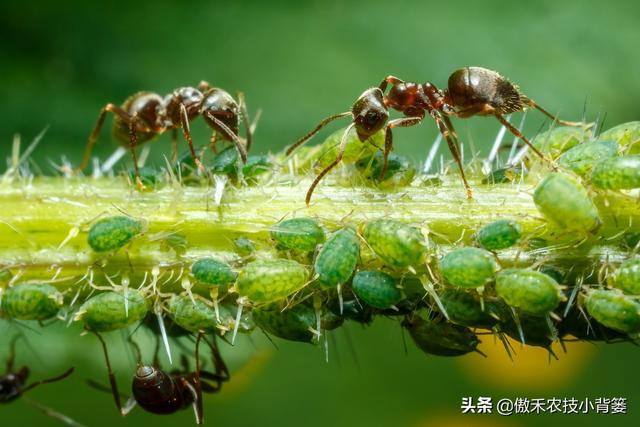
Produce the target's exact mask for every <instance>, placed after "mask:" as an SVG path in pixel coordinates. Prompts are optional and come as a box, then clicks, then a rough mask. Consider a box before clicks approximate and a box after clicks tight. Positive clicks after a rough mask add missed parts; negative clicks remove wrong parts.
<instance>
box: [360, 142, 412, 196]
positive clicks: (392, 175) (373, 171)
mask: <svg viewBox="0 0 640 427" xmlns="http://www.w3.org/2000/svg"><path fill="white" fill-rule="evenodd" d="M383 166H384V156H383V154H382V152H380V151H377V152H376V153H375V154H374V155H373V156H370V157H366V158H363V159H360V160H358V161H357V162H356V168H358V170H359V171H360V173H361V174H362V176H363V178H365V179H366V180H368V181H371V182H374V183H376V184H377V185H378V186H379V187H381V188H393V187H397V186H406V185H409V184H411V182H412V181H413V177H414V176H415V175H416V167H415V166H414V165H413V164H412V163H411V162H410V161H409V160H408V159H406V158H405V157H402V156H399V155H397V154H395V153H393V152H391V153H390V154H389V158H388V163H387V170H386V172H385V174H384V176H383V177H381V176H380V173H381V172H382V167H383Z"/></svg>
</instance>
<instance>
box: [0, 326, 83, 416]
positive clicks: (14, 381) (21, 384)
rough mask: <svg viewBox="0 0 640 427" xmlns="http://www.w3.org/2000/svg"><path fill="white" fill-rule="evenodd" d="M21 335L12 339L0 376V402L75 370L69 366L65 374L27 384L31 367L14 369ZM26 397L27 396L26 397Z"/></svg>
mask: <svg viewBox="0 0 640 427" xmlns="http://www.w3.org/2000/svg"><path fill="white" fill-rule="evenodd" d="M19 337H20V336H19V335H18V336H16V337H14V338H13V339H12V341H11V344H10V350H9V358H8V359H7V365H6V369H5V373H4V375H1V376H0V403H9V402H13V401H14V400H16V399H18V398H19V397H21V396H22V395H23V394H24V393H26V392H28V391H30V390H33V389H34V388H36V387H38V386H39V385H42V384H49V383H53V382H56V381H61V380H63V379H65V378H67V377H68V376H69V375H71V374H72V373H73V371H74V368H69V369H68V370H67V371H65V372H64V373H63V374H61V375H58V376H56V377H52V378H47V379H44V380H39V381H35V382H33V383H31V384H29V385H26V383H27V379H28V378H29V373H30V371H29V368H28V367H27V366H23V367H22V368H20V370H18V371H14V361H15V345H16V341H17V340H18V338H19ZM25 399H26V398H25ZM29 403H31V404H33V405H34V406H36V408H38V409H40V410H42V411H43V412H45V413H46V414H47V415H49V416H50V417H53V418H56V419H58V420H59V421H61V422H63V423H65V424H67V425H70V426H74V427H78V426H81V424H78V423H76V422H75V421H73V420H72V419H70V418H69V417H67V416H65V415H62V414H60V413H58V412H55V411H53V410H51V409H49V408H47V407H45V406H43V405H41V404H39V403H36V402H33V401H29Z"/></svg>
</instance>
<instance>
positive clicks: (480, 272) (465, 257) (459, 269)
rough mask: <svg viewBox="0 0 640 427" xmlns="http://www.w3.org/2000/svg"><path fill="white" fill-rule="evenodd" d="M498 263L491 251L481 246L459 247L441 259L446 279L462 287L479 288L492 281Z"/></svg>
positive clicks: (449, 282) (450, 283) (441, 266)
mask: <svg viewBox="0 0 640 427" xmlns="http://www.w3.org/2000/svg"><path fill="white" fill-rule="evenodd" d="M497 269H498V265H497V264H496V261H495V259H494V257H493V255H492V254H491V253H490V252H487V251H485V250H484V249H480V248H459V249H454V250H453V251H451V252H449V253H448V254H446V255H445V256H444V257H443V258H442V259H441V260H440V271H441V272H442V275H443V276H444V279H445V281H446V282H447V283H448V284H449V285H452V286H459V287H461V288H478V287H480V286H484V285H486V284H487V283H489V282H491V281H492V280H493V278H494V277H495V274H496V270H497Z"/></svg>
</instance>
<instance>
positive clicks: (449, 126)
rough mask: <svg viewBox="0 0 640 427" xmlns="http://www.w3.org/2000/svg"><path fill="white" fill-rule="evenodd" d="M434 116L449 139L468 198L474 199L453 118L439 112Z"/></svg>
mask: <svg viewBox="0 0 640 427" xmlns="http://www.w3.org/2000/svg"><path fill="white" fill-rule="evenodd" d="M432 117H433V119H434V120H435V121H436V124H437V125H438V130H439V131H440V133H441V134H442V136H444V139H445V140H446V141H447V145H448V146H449V151H451V155H452V156H453V160H455V162H456V164H457V165H458V169H460V176H462V183H463V184H464V188H465V190H466V191H467V199H473V191H471V186H470V185H469V182H467V176H466V175H465V173H464V166H463V165H462V160H461V158H460V147H459V143H458V137H457V135H456V132H455V129H454V128H453V123H451V120H449V117H447V116H442V117H440V116H439V115H437V114H433V115H432Z"/></svg>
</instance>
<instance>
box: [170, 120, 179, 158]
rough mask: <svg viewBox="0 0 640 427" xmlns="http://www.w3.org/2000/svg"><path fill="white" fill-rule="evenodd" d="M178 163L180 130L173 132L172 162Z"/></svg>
mask: <svg viewBox="0 0 640 427" xmlns="http://www.w3.org/2000/svg"><path fill="white" fill-rule="evenodd" d="M177 161H178V129H176V128H173V129H172V130H171V162H172V163H175V162H177Z"/></svg>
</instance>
